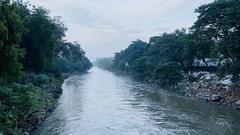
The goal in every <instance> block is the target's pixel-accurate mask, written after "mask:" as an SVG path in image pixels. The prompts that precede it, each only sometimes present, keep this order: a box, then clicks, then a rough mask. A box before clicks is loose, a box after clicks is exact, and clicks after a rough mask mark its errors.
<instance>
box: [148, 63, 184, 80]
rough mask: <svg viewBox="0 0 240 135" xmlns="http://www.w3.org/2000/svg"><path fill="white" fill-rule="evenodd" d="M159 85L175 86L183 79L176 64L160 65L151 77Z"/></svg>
mask: <svg viewBox="0 0 240 135" xmlns="http://www.w3.org/2000/svg"><path fill="white" fill-rule="evenodd" d="M153 79H154V80H156V82H157V83H158V84H159V85H169V84H176V83H178V82H179V81H181V80H182V79H183V75H182V73H181V70H180V66H179V65H178V64H176V63H168V64H164V65H160V66H159V67H158V68H157V69H156V70H155V71H154V75H153Z"/></svg>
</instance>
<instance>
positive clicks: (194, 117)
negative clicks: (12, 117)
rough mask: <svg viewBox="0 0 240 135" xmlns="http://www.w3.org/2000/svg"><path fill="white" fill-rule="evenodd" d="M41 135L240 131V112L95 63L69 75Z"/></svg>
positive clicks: (234, 134)
mask: <svg viewBox="0 0 240 135" xmlns="http://www.w3.org/2000/svg"><path fill="white" fill-rule="evenodd" d="M62 88H63V90H64V91H63V95H62V96H61V98H60V99H59V105H58V107H57V109H56V110H55V111H54V112H53V113H52V114H51V115H50V117H49V118H48V119H47V120H46V121H45V122H44V123H43V124H42V126H41V127H40V128H39V129H37V130H36V131H35V132H34V134H35V135H240V113H239V112H238V111H234V110H231V109H229V108H225V107H222V106H218V105H213V104H208V103H205V102H201V101H196V100H193V99H190V98H187V97H184V96H181V95H178V94H176V93H174V92H170V91H169V90H163V89H161V88H159V87H157V86H152V85H149V84H146V83H142V82H138V81H136V80H133V79H131V78H130V77H127V76H123V75H116V74H114V73H112V72H109V71H105V70H101V69H98V68H93V69H91V70H90V71H89V73H86V74H84V75H75V76H72V77H70V78H69V79H67V80H66V81H65V82H64V84H63V86H62Z"/></svg>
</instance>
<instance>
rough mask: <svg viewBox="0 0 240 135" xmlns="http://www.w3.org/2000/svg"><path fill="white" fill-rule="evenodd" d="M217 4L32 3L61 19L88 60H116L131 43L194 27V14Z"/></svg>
mask: <svg viewBox="0 0 240 135" xmlns="http://www.w3.org/2000/svg"><path fill="white" fill-rule="evenodd" d="M212 1H213V0H31V2H30V3H32V4H33V5H38V6H44V7H46V8H47V9H49V10H50V15H51V16H61V17H62V19H63V21H64V23H65V24H66V26H67V27H68V31H67V37H66V39H67V40H69V41H78V42H79V43H80V44H81V46H82V48H83V49H84V50H85V51H86V54H87V56H88V57H89V58H90V59H91V60H94V59H95V58H101V57H108V56H113V54H114V53H115V52H118V51H120V50H122V49H124V48H126V47H127V46H128V45H129V44H130V43H131V41H133V40H136V39H141V40H144V41H148V39H149V37H151V36H156V35H159V34H161V33H163V32H172V31H174V30H175V29H177V28H188V27H190V26H191V25H192V24H193V23H194V21H195V20H196V18H197V14H195V13H194V10H195V9H196V8H197V7H199V6H200V5H202V4H206V3H209V2H212Z"/></svg>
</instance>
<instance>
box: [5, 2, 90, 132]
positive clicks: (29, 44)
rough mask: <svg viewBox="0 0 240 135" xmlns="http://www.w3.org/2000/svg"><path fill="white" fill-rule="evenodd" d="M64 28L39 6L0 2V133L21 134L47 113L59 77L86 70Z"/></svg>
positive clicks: (86, 63)
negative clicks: (66, 39) (66, 36)
mask: <svg viewBox="0 0 240 135" xmlns="http://www.w3.org/2000/svg"><path fill="white" fill-rule="evenodd" d="M66 30H67V28H66V27H65V26H64V24H63V22H62V21H61V18H60V17H50V16H49V12H48V11H47V10H46V9H44V8H43V7H35V6H29V4H28V3H23V2H14V1H0V134H4V135H5V134H6V135H8V134H9V135H10V134H24V133H25V134H27V133H28V132H29V131H30V130H32V129H33V128H34V127H35V126H36V125H38V124H39V123H41V121H42V120H43V119H44V118H45V117H46V115H47V114H48V113H49V112H52V111H53V109H54V106H55V105H56V99H57V98H58V97H59V95H60V94H61V92H62V90H61V84H62V81H63V78H64V77H63V76H62V73H73V72H84V71H86V70H88V69H89V68H90V67H91V66H92V64H91V62H90V61H89V60H88V58H87V57H86V56H85V52H84V51H83V50H82V49H81V47H80V45H79V44H78V43H71V42H67V41H65V40H64V39H63V38H64V36H65V31H66Z"/></svg>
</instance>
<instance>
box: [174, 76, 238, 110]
mask: <svg viewBox="0 0 240 135" xmlns="http://www.w3.org/2000/svg"><path fill="white" fill-rule="evenodd" d="M173 88H174V89H175V90H178V91H179V92H181V93H183V94H184V95H186V96H189V97H193V98H195V99H198V100H202V101H206V102H210V103H215V104H219V105H224V106H228V107H231V108H233V109H236V110H239V109H240V92H239V83H233V82H232V81H231V76H230V75H229V76H225V77H224V78H219V77H218V76H217V75H216V74H214V73H209V72H196V73H193V74H191V79H189V77H185V79H183V80H182V81H181V82H179V83H178V84H177V85H176V86H173Z"/></svg>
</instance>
